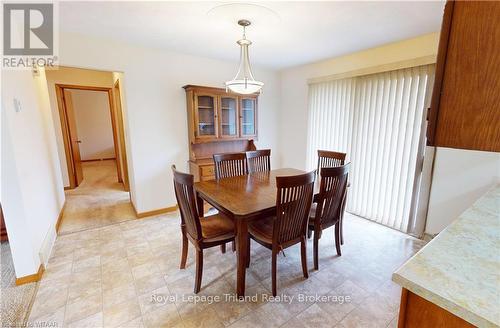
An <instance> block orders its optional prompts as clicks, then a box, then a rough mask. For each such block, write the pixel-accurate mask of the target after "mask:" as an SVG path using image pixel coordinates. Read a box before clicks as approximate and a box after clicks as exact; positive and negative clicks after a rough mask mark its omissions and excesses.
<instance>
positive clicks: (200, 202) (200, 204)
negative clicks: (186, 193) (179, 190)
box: [196, 193, 205, 218]
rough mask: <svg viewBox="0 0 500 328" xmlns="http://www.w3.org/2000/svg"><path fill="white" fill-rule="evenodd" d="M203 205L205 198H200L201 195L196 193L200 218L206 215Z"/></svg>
mask: <svg viewBox="0 0 500 328" xmlns="http://www.w3.org/2000/svg"><path fill="white" fill-rule="evenodd" d="M203 205H204V204H203V198H201V197H200V194H199V193H196V207H198V215H199V216H200V218H202V217H203V216H204V215H205V209H204V207H203Z"/></svg>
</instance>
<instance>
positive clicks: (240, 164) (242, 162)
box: [213, 153, 248, 253]
mask: <svg viewBox="0 0 500 328" xmlns="http://www.w3.org/2000/svg"><path fill="white" fill-rule="evenodd" d="M213 158H214V163H215V180H220V179H224V178H230V177H235V176H239V175H245V174H248V167H247V157H246V155H245V153H223V154H214V155H213ZM232 244H233V252H235V251H236V244H235V243H234V241H233V243H232ZM220 249H221V251H222V253H225V252H226V244H223V245H221V246H220Z"/></svg>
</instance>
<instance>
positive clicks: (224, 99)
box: [218, 96, 239, 138]
mask: <svg viewBox="0 0 500 328" xmlns="http://www.w3.org/2000/svg"><path fill="white" fill-rule="evenodd" d="M218 117H219V120H218V121H219V137H220V138H237V137H238V136H239V131H238V97H235V96H221V97H220V103H219V114H218Z"/></svg>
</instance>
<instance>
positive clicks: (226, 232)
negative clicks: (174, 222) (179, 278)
mask: <svg viewBox="0 0 500 328" xmlns="http://www.w3.org/2000/svg"><path fill="white" fill-rule="evenodd" d="M172 172H173V174H174V189H175V197H176V198H177V204H178V206H179V210H180V212H181V231H182V253H181V265H180V268H181V269H185V268H186V260H187V254H188V241H190V242H191V243H192V244H193V245H194V247H195V249H196V277H195V284H194V292H195V294H196V293H198V292H199V291H200V288H201V279H202V275H203V250H204V249H206V248H210V247H214V246H219V245H225V244H226V243H227V242H231V241H234V237H235V228H234V223H233V221H232V220H231V219H230V218H228V217H227V216H225V215H223V214H222V213H218V214H214V215H210V216H207V217H204V218H203V219H202V220H200V217H199V215H198V210H197V208H196V199H195V192H194V188H193V183H194V177H193V176H192V175H191V174H186V173H182V172H179V171H177V170H176V168H175V165H172Z"/></svg>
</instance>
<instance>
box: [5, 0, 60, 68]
mask: <svg viewBox="0 0 500 328" xmlns="http://www.w3.org/2000/svg"><path fill="white" fill-rule="evenodd" d="M32 1H33V0H32ZM34 1H36V0H34ZM2 8H3V53H2V68H4V69H30V70H33V72H34V73H36V72H38V70H37V67H45V68H46V69H57V62H58V50H59V48H58V46H59V43H58V42H59V39H58V36H59V34H58V33H57V32H58V27H59V25H58V19H57V18H58V13H59V11H58V3H57V2H53V3H52V2H48V3H21V2H15V3H3V4H2Z"/></svg>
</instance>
